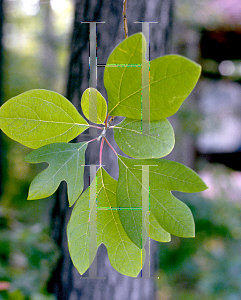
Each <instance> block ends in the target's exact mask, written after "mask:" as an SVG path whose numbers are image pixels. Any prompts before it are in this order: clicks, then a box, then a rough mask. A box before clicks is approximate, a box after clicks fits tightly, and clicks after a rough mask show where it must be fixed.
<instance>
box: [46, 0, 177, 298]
mask: <svg viewBox="0 0 241 300" xmlns="http://www.w3.org/2000/svg"><path fill="white" fill-rule="evenodd" d="M122 5H123V1H122V0H105V1H103V0H76V7H75V21H74V29H73V36H72V41H71V57H70V64H69V79H68V85H67V98H68V99H69V100H70V101H72V103H73V104H74V105H75V106H76V107H77V109H79V110H80V99H81V95H82V93H83V91H84V90H85V89H86V88H88V87H89V77H88V76H89V73H88V72H89V24H83V23H81V22H83V21H102V22H103V21H105V24H97V59H98V65H100V64H105V63H106V61H107V58H108V56H109V54H110V53H111V51H112V50H113V49H114V47H115V46H116V45H117V44H118V43H119V42H121V41H122V40H123V39H124V28H123V19H122ZM172 10H173V0H142V1H140V0H129V1H128V5H127V20H128V29H129V35H132V34H134V33H136V32H139V31H141V26H142V25H141V24H136V23H134V22H135V21H138V22H140V21H149V22H158V24H150V58H151V59H154V58H156V57H158V56H161V55H164V54H166V53H168V52H169V50H170V45H171V39H170V36H171V27H172V18H171V17H172ZM103 72H104V68H103V67H98V90H99V91H100V92H101V93H102V94H103V95H104V96H106V92H105V90H104V86H103ZM110 135H111V134H110ZM108 139H110V140H112V143H113V134H112V136H110V137H108ZM82 140H83V138H82ZM96 149H99V142H97V141H96V142H93V143H91V148H88V150H87V155H86V164H98V159H97V155H96ZM104 151H105V154H104V153H103V165H105V168H106V169H107V171H108V172H109V173H110V174H111V175H112V176H113V177H114V178H115V179H117V176H118V172H117V165H116V163H115V160H114V155H113V153H112V152H108V151H109V147H106V148H105V149H104ZM87 175H88V174H87ZM86 178H87V179H86V184H87V181H88V176H86ZM69 215H70V209H69V208H68V202H67V196H66V185H65V184H62V185H61V187H60V189H59V190H58V193H57V199H56V203H55V206H54V209H53V214H52V232H53V237H54V239H55V240H56V242H57V244H58V245H59V246H60V248H61V250H62V253H63V255H62V257H61V259H60V260H59V264H58V267H57V269H56V270H55V272H54V274H53V275H52V280H51V282H50V285H49V286H50V291H51V292H53V293H54V294H55V295H56V296H57V299H58V300H62V299H63V300H68V299H69V300H77V299H78V300H87V299H95V300H118V299H128V300H135V299H138V300H145V299H155V281H154V279H151V278H150V279H142V278H139V279H135V278H130V277H127V276H124V275H121V274H119V273H118V272H117V271H115V270H114V269H113V268H112V267H111V265H110V263H109V260H108V256H107V251H106V248H105V247H104V246H103V245H101V247H100V248H99V249H98V254H97V261H98V276H100V277H106V280H102V279H97V280H93V279H89V280H87V279H81V277H80V275H79V274H78V272H77V271H76V269H75V268H74V267H73V265H72V262H71V260H70V257H69V252H68V247H67V240H66V225H67V222H68V219H69ZM156 248H157V245H156V243H155V242H152V245H151V249H152V250H151V251H152V253H151V257H152V259H151V276H155V268H156V265H157V262H156V259H155V258H156V253H157V250H156Z"/></svg>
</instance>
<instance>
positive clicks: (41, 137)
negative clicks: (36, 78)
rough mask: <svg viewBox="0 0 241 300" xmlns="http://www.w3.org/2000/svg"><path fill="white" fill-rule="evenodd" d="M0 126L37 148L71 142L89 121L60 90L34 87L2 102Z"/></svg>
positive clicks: (26, 143)
mask: <svg viewBox="0 0 241 300" xmlns="http://www.w3.org/2000/svg"><path fill="white" fill-rule="evenodd" d="M0 128H1V129H2V131H3V132H4V133H5V134H6V135H8V136H9V137H10V138H12V139H13V140H15V141H17V142H19V143H21V144H23V145H25V146H27V147H29V148H34V149H36V148H39V147H41V146H44V145H47V144H51V143H56V142H68V141H70V140H72V139H73V138H75V137H76V136H77V135H79V134H80V133H81V132H83V131H84V130H85V129H87V128H88V124H87V122H86V121H85V120H84V119H83V118H82V117H81V115H80V114H79V113H78V112H77V110H76V108H75V107H74V106H73V105H72V104H71V103H70V102H69V101H68V100H67V99H66V98H65V97H63V96H61V95H60V94H58V93H55V92H52V91H47V90H31V91H28V92H25V93H23V94H20V95H18V96H16V97H13V98H11V99H10V100H8V101H7V102H5V103H4V104H3V105H2V106H1V108H0Z"/></svg>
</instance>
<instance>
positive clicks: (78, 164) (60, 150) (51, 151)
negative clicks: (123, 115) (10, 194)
mask: <svg viewBox="0 0 241 300" xmlns="http://www.w3.org/2000/svg"><path fill="white" fill-rule="evenodd" d="M87 145H88V143H86V142H83V143H78V144H69V143H54V144H50V145H46V146H43V147H41V148H39V149H37V150H34V151H32V152H31V153H30V154H28V155H27V156H26V157H25V161H27V162H29V163H41V162H47V163H48V164H49V167H48V168H47V169H45V170H44V171H42V172H41V173H40V174H38V175H37V176H36V177H35V178H34V180H33V181H32V182H31V184H30V188H29V195H28V200H35V199H41V198H46V197H48V196H50V195H52V194H53V193H54V192H55V191H56V189H57V188H58V186H59V184H60V182H61V181H63V180H65V181H66V182H67V186H68V199H69V205H70V206H71V205H73V204H74V202H75V201H76V200H77V198H78V197H79V196H80V194H81V192H82V190H83V185H84V179H83V176H84V165H85V150H86V147H87Z"/></svg>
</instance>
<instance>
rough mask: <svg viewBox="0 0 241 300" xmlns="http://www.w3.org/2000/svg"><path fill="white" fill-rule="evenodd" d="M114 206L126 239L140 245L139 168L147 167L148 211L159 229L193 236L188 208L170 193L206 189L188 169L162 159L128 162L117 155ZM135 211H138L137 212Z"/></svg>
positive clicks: (140, 196)
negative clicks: (117, 174)
mask: <svg viewBox="0 0 241 300" xmlns="http://www.w3.org/2000/svg"><path fill="white" fill-rule="evenodd" d="M118 163H119V178H118V184H117V205H118V206H119V207H120V208H123V209H120V211H119V216H120V220H121V222H122V224H123V227H124V229H125V231H126V233H127V234H128V236H129V237H130V239H131V240H132V241H133V242H134V243H135V244H136V245H137V246H138V247H141V245H142V215H141V210H140V209H141V208H142V188H143V184H142V178H143V177H142V166H143V165H149V173H148V177H149V185H150V191H149V196H150V211H151V213H152V214H153V216H154V217H155V218H156V220H157V221H158V223H159V224H160V226H161V227H162V228H163V229H164V230H166V231H167V232H169V233H171V234H173V235H176V236H180V237H193V236H194V235H195V232H194V221H193V217H192V214H191V211H190V209H189V208H188V207H187V206H186V205H185V204H184V203H182V202H181V201H179V200H178V199H177V198H175V197H174V196H173V195H172V193H171V191H173V190H174V191H180V192H187V193H192V192H200V191H203V190H205V189H206V188H207V186H206V185H205V183H204V182H203V180H202V179H201V178H200V177H199V176H198V175H197V174H196V173H195V172H194V171H192V170H191V169H189V168H188V167H186V166H184V165H182V164H180V163H176V162H173V161H169V160H165V159H161V160H160V159H129V158H126V157H122V156H120V155H118ZM138 208H139V209H138Z"/></svg>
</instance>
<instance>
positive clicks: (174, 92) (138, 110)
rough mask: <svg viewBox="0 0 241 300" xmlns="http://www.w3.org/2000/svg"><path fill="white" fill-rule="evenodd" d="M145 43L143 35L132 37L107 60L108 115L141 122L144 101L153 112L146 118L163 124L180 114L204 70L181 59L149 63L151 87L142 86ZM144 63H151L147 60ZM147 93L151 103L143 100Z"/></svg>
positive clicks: (177, 56) (171, 56) (172, 57)
mask: <svg viewBox="0 0 241 300" xmlns="http://www.w3.org/2000/svg"><path fill="white" fill-rule="evenodd" d="M142 39H144V36H143V34H141V33H137V34H134V35H132V36H130V37H129V38H127V39H125V40H124V41H123V42H121V43H120V44H119V45H118V46H117V47H116V48H115V49H114V50H113V52H112V53H111V54H110V56H109V58H108V61H107V64H106V67H105V73H104V84H105V88H106V90H107V94H108V99H109V100H108V112H109V114H110V115H113V116H123V117H127V118H132V119H136V120H141V119H142V114H143V110H142V101H148V102H149V101H150V102H149V103H150V107H149V109H150V111H147V112H145V114H148V115H150V118H149V119H150V121H154V120H160V119H164V118H167V117H169V116H171V115H173V114H174V113H176V112H177V110H178V109H179V107H180V105H181V104H182V102H183V101H184V100H185V99H186V98H187V97H188V95H189V94H190V93H191V91H192V90H193V88H194V87H195V85H196V83H197V81H198V78H199V76H200V73H201V67H200V66H199V65H198V64H196V63H194V62H193V61H190V60H189V59H187V58H185V57H182V56H179V55H166V56H162V57H158V58H156V59H154V60H152V61H151V62H150V63H149V69H150V70H149V71H150V75H149V84H147V85H145V86H143V85H142ZM143 44H144V43H143ZM143 55H144V56H145V47H144V50H143ZM144 63H145V64H146V63H148V62H147V61H145V60H144ZM147 89H149V92H150V95H149V97H150V99H145V100H142V95H143V94H146V90H147Z"/></svg>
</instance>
